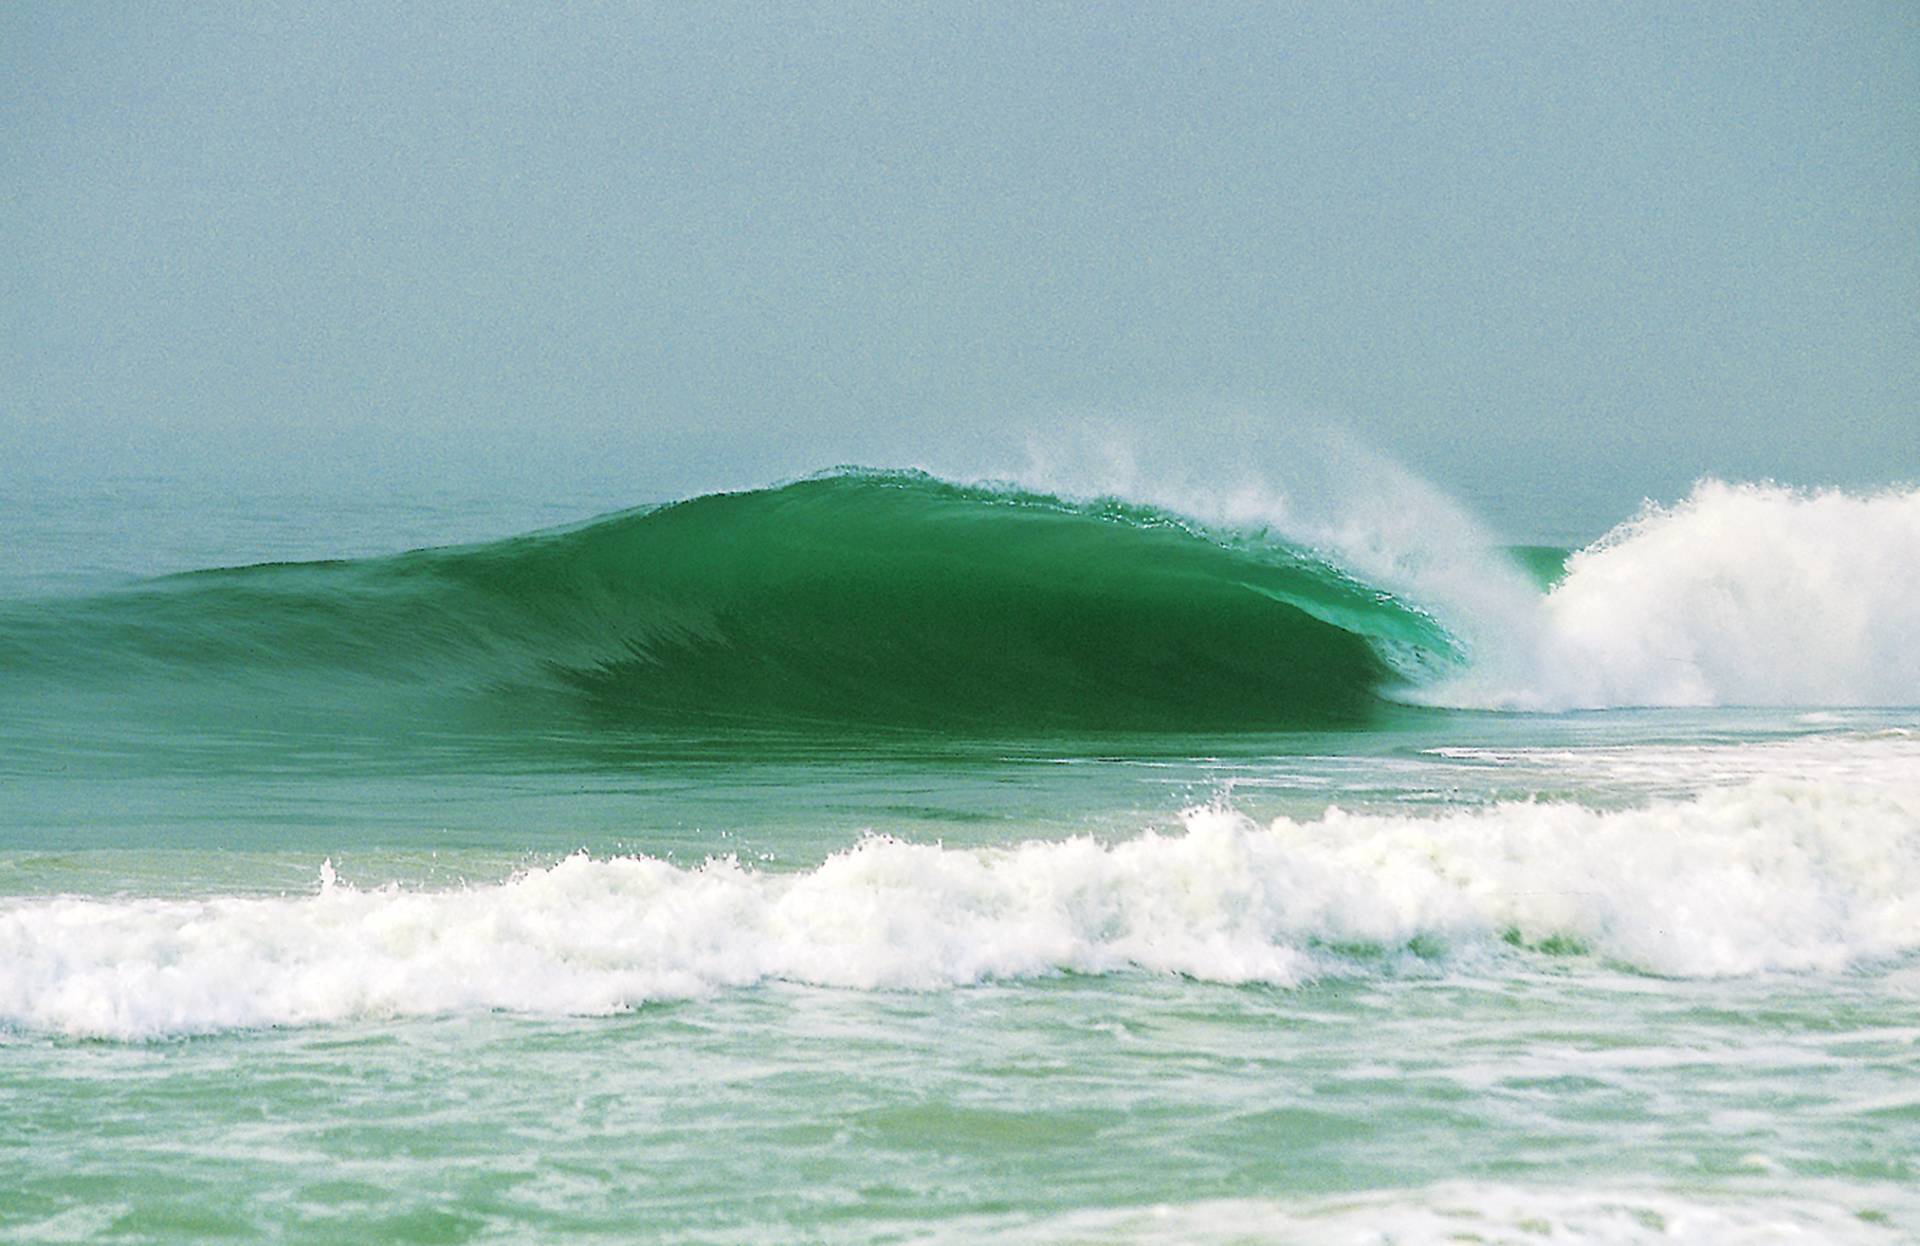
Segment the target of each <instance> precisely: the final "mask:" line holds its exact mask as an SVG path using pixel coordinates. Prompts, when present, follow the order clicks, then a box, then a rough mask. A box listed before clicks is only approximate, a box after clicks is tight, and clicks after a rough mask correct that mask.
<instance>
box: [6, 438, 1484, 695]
mask: <svg viewBox="0 0 1920 1246" xmlns="http://www.w3.org/2000/svg"><path fill="white" fill-rule="evenodd" d="M1452 657H1453V650H1452V646H1451V642H1450V641H1449V639H1448V637H1447V636H1446V634H1445V632H1444V631H1443V630H1442V629H1440V628H1439V627H1438V626H1437V625H1436V624H1435V623H1434V622H1433V621H1432V620H1431V619H1429V618H1427V617H1426V616H1425V615H1423V614H1422V613H1420V612H1419V611H1418V610H1416V609H1414V608H1412V607H1409V606H1407V605H1405V604H1402V603H1401V602H1399V601H1398V600H1396V599H1395V598H1394V597H1392V596H1391V595H1390V594H1388V593H1385V592H1382V591H1378V590H1376V589H1373V588H1370V587H1368V586H1366V585H1364V584H1362V583H1360V582H1358V581H1356V580H1354V579H1352V578H1351V577H1349V576H1347V575H1346V574H1344V573H1343V572H1341V571H1340V570H1339V569H1338V568H1337V567H1336V566H1335V565H1333V564H1332V563H1330V562H1328V561H1326V560H1325V559H1323V558H1320V557H1317V556H1315V555H1314V554H1312V553H1310V552H1308V551H1307V550H1305V549H1302V548H1299V547H1296V546H1292V545H1288V544H1285V543H1284V542H1280V541H1277V540H1274V539H1269V538H1266V537H1261V538H1258V539H1255V538H1252V537H1236V536H1234V535H1231V534H1223V533H1218V532H1214V531H1210V530H1208V529H1205V528H1203V527H1201V526H1199V525H1197V524H1195V523H1193V522H1192V521H1190V520H1184V519H1181V518H1180V517H1178V516H1174V515H1171V514H1168V513H1165V512H1161V511H1157V510H1153V509H1151V508H1147V507H1140V506H1131V505H1127V504H1123V503H1119V502H1102V503H1093V504H1076V503H1069V502H1066V501H1063V500H1061V499H1059V498H1055V497H1049V496H1046V495H1041V494H1031V493H1023V492H1019V491H1016V490H1011V489H999V488H987V487H970V486H961V485H955V484H950V483H947V482H943V481H940V480H937V479H934V478H932V477H928V476H924V475H920V474H915V473H877V472H860V471H846V472H841V473H836V474H831V475H826V476H822V477H816V478H812V479H808V480H804V481H800V482H798V483H794V484H789V485H785V486H782V487H778V488H772V489H765V490H759V491H754V492H746V493H735V494H718V495H712V496H706V497H701V498H696V499H693V500H691V501H686V502H680V503H675V504H672V505H668V506H663V507H658V508H654V509H648V510H641V511H633V512H627V513H623V514H619V515H615V516H612V517H609V518H607V519H603V520H600V521H597V522H594V523H591V524H588V525H585V526H581V527H577V528H573V529H568V530H563V531H557V532H549V533H539V534H534V535H530V536H525V537H520V538H515V539H511V540H505V541H500V542H496V543H491V544H485V545H478V546H470V547H463V548H452V549H442V550H425V551H419V552H415V553H411V554H405V555H400V556H397V557H391V558H379V559H368V560H361V561H354V562H335V563H302V564H284V565H268V566H257V567H248V568H240V569H234V570H224V571H212V572H197V573H192V574H187V575H181V576H174V577H169V578H166V579H163V580H156V581H150V582H147V583H145V584H143V585H140V586H137V587H135V588H133V589H130V590H126V591H123V592H119V593H115V594H109V595H105V596H101V597H96V598H91V599H83V600H74V601H64V602H51V603H26V604H16V605H15V606H14V607H13V608H11V610H10V611H9V612H8V613H6V614H4V615H0V671H5V672H7V676H8V677H11V678H13V679H16V680H19V679H28V680H38V681H41V682H42V683H43V684H44V683H46V682H49V681H50V682H52V683H55V684H60V685H63V686H68V687H80V688H86V687H95V688H100V689H112V690H114V694H115V695H116V696H118V695H121V694H123V693H124V692H125V690H126V688H127V687H128V686H129V685H130V684H133V685H138V684H140V683H141V682H142V681H143V680H144V681H145V682H146V683H147V684H148V685H150V686H159V687H164V688H166V689H168V690H169V691H168V693H167V695H168V696H169V697H170V698H171V701H170V704H173V705H174V706H175V708H176V709H177V708H178V702H179V701H180V700H181V699H182V697H181V694H180V693H179V690H180V689H182V688H186V689H198V690H200V691H199V692H198V693H192V692H190V693H188V694H186V699H189V700H190V699H192V697H193V696H195V695H200V696H214V697H224V696H236V695H241V694H244V693H246V692H248V691H255V692H260V693H263V694H266V695H267V696H268V697H270V698H271V699H272V700H273V702H274V703H275V704H277V705H281V706H288V705H305V706H311V707H323V708H324V707H329V706H331V707H334V708H337V709H338V710H339V711H340V712H342V713H363V712H365V711H366V708H367V706H368V705H370V704H375V703H379V702H381V701H382V698H383V695H384V696H386V697H387V698H388V699H391V697H392V696H393V695H394V694H396V693H405V694H407V695H408V696H409V697H411V698H412V699H413V701H414V702H416V703H425V702H427V701H440V702H447V703H458V704H461V705H464V706H466V707H468V708H469V709H470V710H474V709H476V707H477V712H480V713H483V714H487V713H490V714H492V715H493V716H495V717H496V718H498V719H500V720H502V721H505V722H511V723H514V724H522V723H524V717H523V716H524V715H525V714H526V713H528V712H530V711H532V710H533V709H534V708H536V707H540V706H547V707H560V708H564V709H565V710H566V711H568V712H569V713H572V714H575V715H582V714H584V715H586V716H588V717H589V718H590V719H592V720H593V721H596V722H616V723H618V722H625V723H647V724H659V723H671V722H676V721H684V720H690V719H706V720H720V721H777V722H783V723H803V724H804V723H809V722H856V723H877V724H901V725H940V726H966V725H973V726H980V727H989V728H996V729H998V728H1008V727H1015V728H1034V727H1048V726H1072V727H1144V728H1154V729H1172V730H1177V729H1189V728H1211V727H1263V726H1288V725H1295V724H1320V723H1340V722H1355V721H1359V720H1361V719H1364V718H1365V717H1367V716H1368V715H1369V714H1371V713H1372V712H1374V710H1376V709H1377V707H1378V706H1379V704H1380V694H1381V693H1382V692H1383V690H1386V689H1390V688H1392V687H1394V686H1396V685H1398V684H1400V683H1403V682H1406V681H1407V680H1409V679H1418V678H1421V677H1423V676H1424V674H1425V673H1426V672H1428V671H1430V670H1433V669H1438V668H1441V667H1444V666H1445V665H1447V664H1448V663H1449V662H1450V661H1451V660H1452Z"/></svg>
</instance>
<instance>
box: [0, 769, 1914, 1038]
mask: <svg viewBox="0 0 1920 1246" xmlns="http://www.w3.org/2000/svg"><path fill="white" fill-rule="evenodd" d="M1183 822H1184V825H1183V827H1182V829H1181V830H1180V831H1179V832H1177V833H1173V834H1167V835H1161V834H1154V833H1146V834H1142V835H1140V836H1138V837H1137V838H1134V839H1130V840H1127V841H1125V842H1121V843H1117V844H1111V845H1105V844H1100V843H1097V842H1094V841H1092V840H1088V839H1077V840H1070V841H1065V842H1030V843H1025V844H1020V845H1016V846H1012V847H1006V848H997V849H982V850H968V851H960V850H948V849H943V848H939V847H934V846H924V845H910V844H905V843H900V842H896V841H891V840H886V839H878V838H875V839H869V840H866V841H864V842H862V843H860V844H858V845H857V846H855V847H853V848H851V849H849V850H847V851H845V852H842V853H840V854H839V855H837V856H835V857H832V858H830V859H829V860H828V861H826V862H825V863H824V864H822V865H821V866H820V867H819V868H817V869H814V870H811V871H807V872H803V873H796V874H776V873H764V872H759V871H754V870H750V869H747V868H745V867H743V866H741V865H740V864H739V863H738V862H737V861H734V860H732V859H730V858H729V859H717V860H713V861H709V862H707V863H705V864H704V865H701V866H699V867H697V868H681V867H678V866H675V865H672V864H670V863H668V862H665V861H660V860H656V859H652V858H646V857H629V858H617V859H612V860H592V859H589V858H587V857H585V856H576V857H573V858H570V859H568V860H566V861H562V862H560V863H559V864H557V865H554V866H553V867H551V868H547V869H539V870H533V871H530V872H528V873H526V874H524V875H522V876H519V877H517V878H514V879H512V880H509V881H507V882H504V883H501V884H497V885H488V886H474V887H468V888H464V889H458V890H451V891H424V890H410V889H400V888H394V887H387V888H380V889H368V890H362V889H358V888H355V887H353V886H350V885H347V884H345V883H342V882H338V881H335V880H333V879H332V878H331V877H329V878H328V880H327V881H326V882H325V884H324V885H323V886H321V887H320V889H319V890H318V892H317V893H316V894H312V895H307V896H299V897H290V898H239V897H231V898H215V899H207V900H160V899H147V898H115V899H96V898H77V897H51V898H50V897H30V898H18V899H10V900H6V901H4V902H0V1023H4V1024H11V1025H14V1026H20V1027H28V1028H32V1029H39V1030H51V1031H60V1032H65V1033H69V1034H75V1035H100V1036H110V1037H122V1038H133V1037H142V1036H151V1035H161V1034H172V1033H182V1032H195V1031H209V1030H220V1029H226V1028H232V1027H249V1026H262V1025H296V1024H305V1023H314V1022H326V1021H336V1020H344V1019H352V1018H362V1017H391V1016H404V1015H424V1014H437V1013H450V1012H461V1011H470V1010H481V1009H509V1010H517V1011H526V1012H532V1013H542V1014H591V1013H604V1012H612V1011H617V1010H621V1009H625V1008H631V1007H635V1006H638V1005H641V1004H643V1003H645V1002H647V1001H650V1000H658V999H669V998H680V997H687V996H694V995H700V994H703V993H707V992H712V991H716V990H721V989H726V988H732V987H743V986H750V985H753V984H756V983H762V982H767V981H771V980H785V981H791V982H800V983H810V984H817V985H822V986H833V987H846V988H853V989H861V990H871V989H900V990H928V989H939V988H946V987H952V986H959V985H964V984H968V983H974V982H979V981H982V980H986V979H992V978H1020V977H1027V976H1034V975H1044V974H1053V973H1058V972H1062V971H1076V972H1083V973H1108V972H1116V971H1146V972H1151V973H1176V974H1184V975H1188V976H1191V977H1193V978H1197V979H1202V980H1206V981H1211V982H1223V983H1243V982H1263V983H1274V984H1281V985H1287V984H1295V983H1299V982H1302V981H1304V980H1307V979H1309V978H1312V977H1314V976H1317V975H1322V974H1329V973H1354V972H1375V971H1379V970H1381V969H1390V968H1392V967H1393V966H1394V965H1395V963H1396V959H1397V958H1398V959H1402V960H1404V959H1407V958H1410V957H1411V956H1413V955H1414V953H1412V952H1408V951H1407V950H1406V949H1408V948H1409V947H1410V946H1411V947H1414V948H1417V949H1419V951H1418V955H1420V956H1426V957H1436V958H1439V959H1440V961H1441V963H1443V964H1444V962H1445V959H1446V958H1447V957H1450V956H1463V955H1464V956H1468V957H1474V958H1478V960H1481V961H1489V960H1490V958H1492V960H1493V961H1496V962H1497V958H1499V957H1505V956H1520V955H1529V954H1525V953H1514V952H1511V951H1510V950H1509V949H1507V947H1506V946H1505V943H1504V942H1503V941H1502V940H1503V938H1517V939H1519V940H1521V941H1522V942H1524V943H1526V944H1529V945H1540V944H1543V943H1547V942H1549V941H1558V943H1559V944H1560V945H1561V946H1566V945H1568V944H1577V945H1581V946H1584V947H1586V948H1589V949H1591V951H1592V952H1593V953H1594V954H1596V955H1597V956H1599V957H1602V958H1605V959H1607V960H1611V961H1614V962H1619V963H1624V964H1626V965H1631V966H1635V967H1638V968H1640V969H1643V970H1647V971H1651V972H1655V973H1660V974H1670V975H1680V976H1688V975H1723V974H1744V973H1752V972H1757V971H1763V970H1823V971H1834V970H1842V969H1845V968H1847V967H1849V966H1852V965H1856V964H1859V963H1862V962H1865V961H1871V960H1874V959H1876V958H1884V957H1889V956H1895V955H1899V954H1903V953H1907V952H1910V951H1913V950H1914V949H1916V948H1920V794H1916V793H1915V791H1914V790H1913V789H1911V788H1897V787H1880V788H1869V789H1864V790H1863V789H1861V788H1858V787H1856V786H1854V785H1851V784H1845V783H1839V784H1823V783H1805V782H1789V781H1780V780H1763V781H1758V782H1753V783H1749V784H1745V785H1742V786H1738V787H1733V788H1727V789H1721V790H1715V791H1711V792H1708V793H1705V794H1703V795H1701V796H1699V797H1697V798H1696V799H1693V800H1688V801H1667V802H1659V803H1654V804H1650V805H1647V806H1645V807H1643V808H1639V809H1630V810H1622V811H1613V812H1599V811H1595V810H1591V809H1586V808H1583V807H1580V806H1577V805H1570V804H1532V803H1522V804H1508V805H1497V806H1491V807H1485V808H1481V809H1478V810H1474V811H1462V812H1460V813H1456V814H1452V815H1449V816H1442V817H1430V818H1415V817H1403V816H1385V815H1377V816H1376V815H1359V814H1349V813H1343V812H1340V811H1338V810H1336V811H1333V812H1330V813H1329V814H1327V815H1326V816H1325V817H1324V818H1321V819H1319V820H1316V821H1312V822H1305V823H1300V822H1293V821H1288V820H1285V819H1282V820H1280V821H1277V822H1275V823H1273V824H1271V825H1270V826H1261V825H1257V824H1255V823H1254V822H1252V821H1250V820H1249V819H1247V818H1246V817H1245V816H1243V815H1241V814H1239V813H1236V812H1234V811H1232V810H1230V809H1223V808H1202V809H1195V810H1191V811H1189V812H1188V813H1186V814H1185V815H1183ZM1353 945H1376V946H1377V947H1378V948H1379V949H1381V951H1380V952H1378V953H1376V954H1364V953H1361V952H1358V951H1355V950H1354V946H1353ZM1480 968H1481V971H1484V970H1485V966H1484V965H1482V966H1481V967H1480Z"/></svg>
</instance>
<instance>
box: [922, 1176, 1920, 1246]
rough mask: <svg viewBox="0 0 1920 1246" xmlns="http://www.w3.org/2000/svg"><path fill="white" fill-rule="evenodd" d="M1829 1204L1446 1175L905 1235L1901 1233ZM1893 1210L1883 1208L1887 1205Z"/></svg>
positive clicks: (1366, 1245)
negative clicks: (1429, 1181)
mask: <svg viewBox="0 0 1920 1246" xmlns="http://www.w3.org/2000/svg"><path fill="white" fill-rule="evenodd" d="M1830 1193H1831V1194H1832V1195H1833V1197H1832V1198H1831V1199H1817V1198H1784V1197H1779V1196H1771V1197H1759V1198H1755V1197H1745V1198H1742V1197H1738V1196H1728V1195H1719V1196H1715V1195H1701V1194H1680V1193H1669V1192H1667V1191H1662V1190H1633V1189H1621V1190H1608V1189H1570V1190H1549V1189H1533V1188H1528V1187H1526V1186H1515V1185H1497V1184H1492V1183H1466V1182H1453V1183H1449V1184H1446V1185H1438V1186H1430V1187H1426V1188H1423V1189H1412V1190H1398V1191H1385V1192H1368V1193H1361V1194H1352V1195H1347V1196H1344V1197H1342V1196H1335V1197H1328V1198H1319V1199H1311V1200H1307V1199H1302V1200H1291V1201H1281V1200H1264V1199H1222V1200H1217V1201H1212V1202H1200V1203H1189V1204H1185V1205H1180V1206H1165V1205H1163V1206H1150V1207H1138V1208H1125V1209H1118V1210H1112V1209H1100V1210H1092V1211H1077V1212H1069V1213H1066V1214H1064V1215H1058V1216H1053V1217H1049V1218H1046V1219H1042V1220H1038V1221H1032V1222H1027V1223H1020V1222H1018V1221H1014V1220H1011V1219H1009V1218H1004V1217H1003V1218H1000V1219H998V1220H992V1221H985V1220H983V1221H979V1222H975V1223H971V1224H967V1223H963V1224H961V1225H959V1226H956V1227H951V1228H947V1229H942V1230H937V1231H935V1232H933V1233H930V1234H927V1235H924V1236H923V1237H920V1238H917V1239H912V1238H910V1239H909V1240H920V1241H925V1242H949V1241H981V1240H993V1241H1002V1242H1016V1243H1033V1244H1035V1246H1038V1244H1040V1243H1050V1242H1108V1243H1114V1244H1115V1246H1121V1244H1125V1246H1172V1244H1174V1243H1178V1244H1180V1246H1187V1244H1188V1243H1198V1244H1204V1243H1214V1242H1219V1243H1235V1244H1236V1246H1257V1244H1260V1243H1289V1244H1292V1246H1304V1244H1307V1243H1325V1244H1326V1246H1428V1244H1431V1246H1442V1244H1443V1243H1458V1242H1486V1243H1513V1244H1515V1246H1518V1244H1519V1243H1527V1242H1539V1241H1552V1242H1588V1243H1602V1244H1605V1246H1637V1244H1638V1243H1651V1242H1694V1243H1702V1244H1709V1243H1710V1244H1711V1246H1788V1244H1790V1243H1793V1244H1798V1243H1809V1242H1821V1243H1832V1244H1835V1246H1839V1244H1857V1246H1892V1244H1893V1243H1896V1242H1904V1241H1907V1240H1909V1239H1908V1237H1907V1236H1906V1234H1905V1233H1904V1232H1902V1231H1901V1230H1900V1229H1899V1228H1897V1227H1896V1225H1895V1220H1894V1217H1895V1216H1902V1217H1903V1218H1904V1216H1905V1215H1906V1214H1907V1213H1910V1212H1911V1211H1912V1203H1913V1200H1912V1199H1911V1197H1909V1196H1906V1195H1904V1194H1901V1193H1898V1192H1893V1191H1887V1190H1876V1189H1848V1188H1846V1187H1839V1188H1834V1189H1832V1190H1831V1191H1830ZM1889 1206H1891V1207H1893V1208H1894V1211H1893V1212H1892V1213H1891V1214H1890V1213H1889V1212H1888V1211H1886V1210H1884V1209H1885V1208H1887V1207H1889Z"/></svg>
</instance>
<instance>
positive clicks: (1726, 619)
mask: <svg viewBox="0 0 1920 1246" xmlns="http://www.w3.org/2000/svg"><path fill="white" fill-rule="evenodd" d="M1482 630H1486V631H1491V632H1494V633H1495V634H1497V635H1498V636H1499V637H1500V638H1501V641H1500V644H1501V646H1502V647H1503V648H1504V650H1505V655H1506V656H1505V658H1504V659H1503V660H1501V661H1497V662H1489V663H1488V664H1487V665H1486V666H1485V667H1484V668H1483V669H1479V670H1476V671H1475V672H1474V674H1472V675H1471V676H1469V677H1467V678H1466V679H1463V680H1461V681H1459V682H1458V683H1456V684H1454V685H1451V686H1449V687H1446V688H1442V689H1439V690H1437V691H1436V692H1435V693H1433V694H1432V697H1431V699H1433V700H1436V701H1439V702H1442V703H1447V704H1463V705H1481V706H1494V707H1507V708H1535V709H1564V708H1576V707H1579V708H1599V707H1606V706H1641V705H1646V706H1655V705H1665V706H1706V705H1805V706H1826V707H1832V706H1911V705H1920V490H1905V491H1901V490H1891V491H1887V492H1882V493H1876V494H1867V495H1855V494H1848V493H1843V492H1839V491H1835V490H1821V491H1816V492H1802V491H1797V490H1793V489H1787V488H1784V487H1781V486H1777V485H1753V484H1743V485H1731V484H1725V483H1722V482H1719V481H1713V480H1707V481H1702V482H1701V483H1700V484H1698V485H1696V486H1695V488H1694V491H1693V493H1692V494H1691V495H1690V496H1689V497H1688V498H1687V499H1686V500H1685V501H1683V502H1681V503H1679V504H1678V505H1676V506H1673V507H1671V508H1661V507H1654V506H1650V507H1649V508H1648V509H1647V510H1646V511H1645V512H1644V513H1643V514H1641V515H1640V517H1638V518H1637V519H1635V520H1633V521H1631V522H1630V523H1626V524H1623V525H1621V526H1620V527H1619V528H1617V529H1615V530H1614V531H1613V532H1611V533H1609V534H1608V535H1607V536H1606V537H1605V538H1603V539H1602V540H1601V541H1599V542H1598V543H1596V544H1595V545H1593V546H1592V547H1590V548H1588V549H1586V550H1583V551H1581V552H1580V553H1578V554H1576V555H1574V557H1573V558H1572V559H1571V561H1570V562H1569V563H1568V565H1567V574H1566V577H1565V579H1564V580H1562V581H1561V583H1560V584H1559V585H1558V586H1556V587H1555V588H1554V590H1553V591H1552V592H1551V593H1550V594H1548V595H1547V597H1546V598H1545V600H1544V602H1542V603H1541V604H1540V605H1539V607H1538V610H1537V615H1536V614H1533V613H1529V612H1522V613H1521V614H1519V615H1517V616H1513V617H1510V618H1507V619H1506V620H1504V622H1496V623H1489V624H1486V625H1485V626H1484V627H1483V629H1482Z"/></svg>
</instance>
